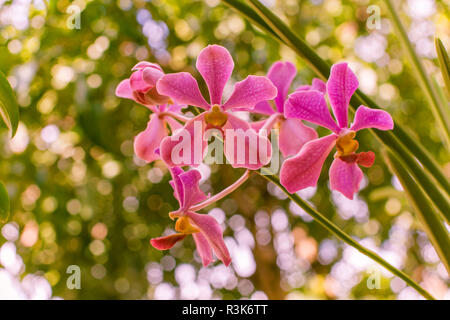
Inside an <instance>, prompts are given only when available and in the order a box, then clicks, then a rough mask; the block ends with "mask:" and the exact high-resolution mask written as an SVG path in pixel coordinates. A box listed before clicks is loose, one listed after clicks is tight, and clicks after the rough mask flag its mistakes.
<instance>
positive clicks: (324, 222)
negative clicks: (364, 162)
mask: <svg viewBox="0 0 450 320" xmlns="http://www.w3.org/2000/svg"><path fill="white" fill-rule="evenodd" d="M261 171H262V172H260V171H254V172H256V173H258V174H259V175H261V176H262V177H263V178H265V179H267V180H268V181H270V182H272V183H274V184H275V185H277V186H278V187H279V188H280V189H281V190H282V191H283V192H284V193H285V194H286V195H287V196H288V197H289V199H291V200H292V201H293V202H295V203H296V204H297V205H298V206H299V207H300V208H302V209H303V210H305V212H306V213H308V214H309V215H310V216H311V217H313V218H314V220H315V221H317V222H318V223H319V224H320V225H321V226H322V227H324V228H325V229H327V230H328V231H330V232H331V233H332V234H334V235H335V236H336V237H338V238H339V239H341V240H342V241H344V242H345V243H347V244H348V245H349V246H352V247H353V248H355V249H356V250H358V251H359V252H361V253H362V254H364V255H365V256H367V257H369V258H370V259H372V260H374V261H376V262H377V263H379V264H380V265H382V266H383V267H385V268H386V269H387V270H389V271H390V272H392V273H393V274H394V275H396V276H397V277H399V278H400V279H402V280H403V281H405V282H406V283H407V284H408V285H409V286H411V287H412V288H414V289H415V290H417V292H419V293H420V294H421V295H422V296H424V297H425V298H426V299H429V300H434V298H433V296H432V295H431V294H430V293H428V291H426V290H425V289H424V288H422V287H421V286H420V285H419V284H418V283H416V282H415V281H414V280H412V279H411V278H410V277H409V276H408V275H407V274H406V273H404V272H403V271H401V270H399V269H397V268H396V267H394V266H393V265H391V264H390V263H389V262H387V261H386V260H384V259H383V258H382V257H381V256H379V255H378V254H376V253H375V252H373V251H372V250H370V249H367V248H366V247H364V246H363V245H361V244H360V243H359V242H358V241H356V240H355V239H353V238H352V237H351V236H350V235H348V234H347V233H345V232H344V231H343V230H341V229H340V228H339V227H338V226H336V225H335V224H334V223H333V222H331V221H330V220H329V219H328V218H327V217H326V216H325V215H323V214H322V213H320V212H319V211H317V210H316V209H314V208H313V207H311V206H310V205H309V204H308V203H307V202H306V201H305V200H303V199H302V198H300V197H299V195H298V194H296V193H292V194H291V193H289V192H288V191H287V190H286V188H285V187H283V186H282V185H281V183H280V179H279V178H278V176H276V175H271V174H270V172H268V170H267V169H266V168H263V169H262V170H261ZM268 173H269V174H268ZM299 219H300V218H299Z"/></svg>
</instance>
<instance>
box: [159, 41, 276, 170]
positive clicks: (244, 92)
mask: <svg viewBox="0 0 450 320" xmlns="http://www.w3.org/2000/svg"><path fill="white" fill-rule="evenodd" d="M196 67H197V70H198V71H199V72H200V74H201V75H202V77H203V79H204V80H205V82H206V84H207V86H208V90H209V96H210V102H209V103H208V102H206V100H205V99H204V98H203V96H202V94H201V93H200V90H199V87H198V84H197V81H196V80H195V79H194V77H193V76H192V75H191V74H189V73H187V72H180V73H174V74H167V75H164V76H163V77H162V78H161V79H159V80H158V82H157V84H156V87H157V89H158V92H160V93H161V94H164V95H167V96H169V97H171V99H172V100H173V101H175V102H176V103H178V104H186V105H192V106H196V107H199V108H202V109H204V110H205V112H203V113H201V114H200V115H198V116H196V117H194V118H192V119H191V120H190V121H188V122H187V123H186V125H185V126H184V130H185V132H188V133H189V134H190V138H191V143H190V145H191V148H192V152H191V154H190V157H189V160H182V162H181V163H175V162H174V161H173V160H172V150H173V149H174V148H175V147H176V146H177V145H178V143H179V141H180V139H181V137H182V136H184V133H183V132H181V130H180V132H179V133H178V134H177V133H176V134H174V135H172V137H167V138H165V139H163V141H162V142H161V148H160V151H161V158H162V159H163V160H164V161H165V162H166V164H167V165H169V166H176V165H179V166H184V165H199V164H200V163H201V161H202V160H203V155H204V153H205V149H206V147H207V142H206V141H203V137H204V133H205V131H206V130H207V129H210V128H216V129H219V130H221V131H222V133H223V135H224V140H225V141H224V142H225V145H224V146H225V147H224V151H225V156H226V158H227V159H228V161H229V162H230V163H231V164H232V166H233V167H235V168H236V167H245V168H248V169H259V168H260V167H262V166H263V165H265V164H267V163H268V162H269V161H270V157H271V148H270V143H269V141H268V139H267V137H264V136H261V135H258V134H257V133H256V131H254V130H253V129H251V127H250V125H249V124H248V122H246V121H244V120H241V119H240V118H238V117H236V116H235V115H233V114H232V113H231V112H229V111H230V110H232V109H234V108H238V107H244V108H253V107H254V106H255V105H256V104H257V103H258V102H260V101H264V100H270V99H273V98H274V97H275V96H276V94H277V89H276V87H275V86H274V85H273V84H272V82H271V81H270V80H269V79H267V78H266V77H261V76H248V77H247V78H246V79H245V80H243V81H240V82H238V83H236V84H235V87H234V91H233V93H232V94H231V96H230V97H229V98H228V100H227V101H226V102H224V103H222V93H223V89H224V87H225V84H226V83H227V81H228V79H229V78H230V76H231V73H232V71H233V68H234V62H233V59H232V57H231V55H230V53H229V52H228V50H227V49H225V48H224V47H221V46H218V45H209V46H207V47H206V48H204V49H203V50H202V51H201V52H200V54H199V56H198V58H197V63H196ZM196 126H198V127H199V131H198V130H195V127H196ZM227 129H232V130H233V131H232V132H234V133H235V134H234V135H232V136H229V137H227V134H226V132H227V131H228V130H227ZM239 129H242V130H239ZM197 131H198V132H197ZM244 132H245V133H247V134H246V136H247V137H245V136H244V138H245V143H244V145H240V146H238V143H237V140H240V139H238V136H240V137H242V135H243V133H244ZM255 140H256V141H257V143H250V141H255ZM196 141H197V142H196ZM198 141H200V143H199V145H200V148H199V150H197V149H196V148H195V146H196V145H197V144H198ZM227 145H230V146H234V148H231V147H228V148H227ZM258 146H267V149H268V150H267V152H266V153H265V156H261V155H260V152H258ZM238 147H239V148H242V149H240V150H237V149H238ZM242 150H244V153H245V159H244V161H240V160H239V161H238V160H237V158H238V153H241V152H238V151H242ZM255 154H256V155H257V159H256V161H250V155H255Z"/></svg>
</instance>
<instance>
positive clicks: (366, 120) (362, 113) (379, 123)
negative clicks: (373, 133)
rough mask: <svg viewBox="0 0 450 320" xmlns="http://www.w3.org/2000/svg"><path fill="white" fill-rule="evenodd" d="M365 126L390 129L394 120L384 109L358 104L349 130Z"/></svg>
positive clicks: (356, 129)
mask: <svg viewBox="0 0 450 320" xmlns="http://www.w3.org/2000/svg"><path fill="white" fill-rule="evenodd" d="M365 128H376V129H379V130H392V129H393V128H394V121H393V120H392V117H391V115H390V114H389V113H387V112H386V111H384V110H379V109H371V108H367V107H365V106H360V107H359V108H358V109H357V110H356V113H355V119H354V121H353V124H352V126H351V128H350V130H353V131H358V130H361V129H365Z"/></svg>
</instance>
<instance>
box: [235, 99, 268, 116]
mask: <svg viewBox="0 0 450 320" xmlns="http://www.w3.org/2000/svg"><path fill="white" fill-rule="evenodd" d="M233 111H247V112H251V113H260V114H267V115H272V114H274V113H275V110H273V108H272V106H271V105H270V103H269V102H268V101H261V102H258V103H257V104H255V106H254V107H253V108H233Z"/></svg>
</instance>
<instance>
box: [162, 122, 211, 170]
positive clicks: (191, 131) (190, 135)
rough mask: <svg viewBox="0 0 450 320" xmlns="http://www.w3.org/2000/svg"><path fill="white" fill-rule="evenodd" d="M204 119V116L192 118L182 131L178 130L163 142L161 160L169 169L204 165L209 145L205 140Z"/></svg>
mask: <svg viewBox="0 0 450 320" xmlns="http://www.w3.org/2000/svg"><path fill="white" fill-rule="evenodd" d="M203 118H204V114H200V115H198V116H196V117H195V118H192V119H191V120H189V121H188V122H186V124H185V126H184V127H183V128H182V129H178V130H177V131H176V132H174V133H172V135H171V136H169V137H166V138H164V139H163V140H162V142H161V145H160V155H161V159H163V160H164V162H165V163H166V164H167V165H168V166H169V167H174V166H198V165H200V164H201V163H202V160H203V156H204V152H205V149H206V147H207V145H208V143H207V141H204V140H203V135H204V132H205V128H206V125H205V121H204V119H203Z"/></svg>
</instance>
